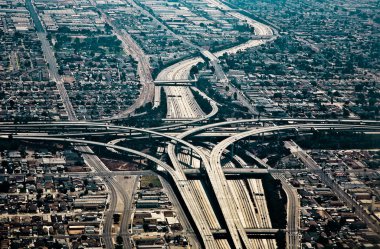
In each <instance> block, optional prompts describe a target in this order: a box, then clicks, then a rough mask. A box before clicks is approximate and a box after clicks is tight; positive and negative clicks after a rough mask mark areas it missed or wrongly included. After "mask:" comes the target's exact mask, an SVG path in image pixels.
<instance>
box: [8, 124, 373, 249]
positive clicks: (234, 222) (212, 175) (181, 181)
mask: <svg viewBox="0 0 380 249" xmlns="http://www.w3.org/2000/svg"><path fill="white" fill-rule="evenodd" d="M256 121H257V120H256ZM303 121H305V120H303ZM239 122H241V123H244V122H252V120H251V121H248V120H244V121H242V120H240V121H239ZM309 122H311V121H310V120H309ZM319 122H320V121H319ZM319 122H318V121H317V123H316V124H292V125H279V126H270V127H256V128H254V129H252V130H250V131H245V132H243V133H240V134H237V135H234V136H232V137H230V138H227V139H226V140H223V141H222V142H221V143H219V144H218V145H216V146H215V147H214V149H213V150H212V152H211V154H210V160H208V156H206V155H205V152H204V151H201V150H199V148H197V147H194V146H193V145H191V144H190V143H188V142H186V141H184V140H183V138H184V137H186V136H189V135H191V134H192V133H193V132H194V131H197V132H199V131H200V130H206V129H208V128H210V127H211V126H218V125H220V126H223V125H226V123H234V122H224V123H219V124H212V125H211V124H210V125H205V126H203V127H197V128H194V129H191V130H189V131H188V132H185V133H184V134H183V135H181V136H178V137H171V136H168V135H162V136H163V137H167V138H170V139H172V140H173V141H176V142H178V143H181V144H182V145H183V146H186V147H188V148H191V149H193V151H194V153H195V154H196V155H197V157H199V158H200V159H201V162H200V163H201V164H202V167H205V169H206V172H207V174H208V177H209V179H210V182H211V183H212V186H213V191H214V192H215V195H216V196H217V197H218V199H219V197H220V198H221V200H218V202H219V205H220V206H221V207H222V208H221V209H222V212H223V217H224V219H225V222H226V224H227V228H228V231H229V234H230V236H231V237H233V238H235V239H236V240H235V241H234V242H233V243H234V244H233V246H234V247H237V248H238V247H239V246H240V244H243V243H246V245H248V246H249V245H251V243H252V241H251V240H249V239H247V241H244V238H243V240H242V239H240V238H241V236H244V234H246V232H245V227H244V226H243V224H242V221H241V219H240V218H239V216H236V214H237V213H239V212H236V211H237V210H235V208H234V202H233V199H231V197H229V196H234V195H231V193H230V191H231V188H230V187H229V186H228V185H229V184H226V180H225V177H224V172H223V171H222V170H221V169H222V168H221V158H222V155H223V151H225V150H226V148H227V147H228V146H230V145H231V144H232V143H235V142H237V141H239V140H241V139H244V138H245V137H248V136H251V135H254V134H259V133H270V132H275V131H278V130H292V129H309V130H310V129H312V128H317V129H330V128H334V129H346V130H352V129H354V130H363V129H371V130H376V129H379V128H380V127H379V122H376V121H371V122H368V124H367V125H366V123H365V121H361V122H360V123H362V124H355V123H352V124H350V123H351V121H350V122H347V123H342V121H340V123H337V124H334V123H325V124H324V123H319ZM325 122H326V121H325ZM330 122H332V121H330ZM358 122H359V121H356V123H358ZM50 125H52V124H50ZM66 125H68V124H67V123H66ZM72 125H74V124H72ZM81 125H83V123H82V124H81ZM96 125H99V126H101V124H96ZM6 126H9V125H6ZM21 126H22V125H21ZM25 126H29V127H30V126H32V125H30V124H29V125H28V124H26V125H25ZM108 126H109V125H108ZM111 127H112V126H111ZM40 129H41V127H40ZM42 129H43V127H42ZM126 129H129V128H126ZM237 129H238V128H237ZM152 132H153V133H157V134H159V132H154V131H147V133H152ZM2 138H7V139H8V136H3V137H2ZM14 138H17V139H37V140H46V141H48V140H52V141H66V142H75V143H87V144H92V145H99V146H108V147H111V148H114V149H117V150H122V151H127V152H130V153H134V154H137V155H140V156H143V157H146V158H148V159H149V160H153V161H154V162H156V163H157V164H159V165H160V166H162V167H163V168H164V169H165V170H166V171H167V172H168V173H169V174H170V176H171V177H172V178H173V179H174V181H175V182H176V185H177V188H178V189H179V192H180V193H181V196H182V198H183V199H184V201H185V203H186V205H187V207H188V210H189V211H190V213H191V214H192V217H193V219H194V223H195V224H196V226H197V228H198V230H200V235H201V238H202V241H203V243H204V245H205V246H206V247H208V248H214V247H215V248H219V246H218V245H219V243H220V242H217V241H216V240H215V239H214V238H213V236H212V234H213V229H212V228H211V227H210V226H209V223H208V222H206V221H207V218H206V217H205V216H204V215H205V212H204V211H202V210H201V209H200V206H202V205H198V204H199V203H197V202H194V200H197V198H201V197H202V196H203V195H202V194H201V195H199V191H195V192H193V190H194V189H199V188H198V187H194V186H193V187H192V185H194V184H191V181H188V179H187V177H186V175H185V173H184V171H183V166H182V163H180V162H179V159H178V155H177V154H176V153H174V150H173V148H174V146H173V148H170V149H169V151H168V153H169V156H170V158H171V159H172V164H173V168H172V167H171V166H169V165H167V164H165V163H163V162H161V161H159V160H158V159H155V158H153V157H152V156H149V155H146V154H144V153H141V152H136V151H134V150H131V149H127V148H123V147H120V146H116V145H107V144H103V143H97V142H91V141H85V140H78V139H65V138H54V137H42V136H40V137H31V136H26V137H22V136H17V135H16V134H15V135H14ZM170 144H173V143H170ZM170 144H169V147H171V146H170ZM81 148H82V147H81ZM85 159H86V161H92V162H90V163H89V164H91V165H96V166H95V167H96V168H95V170H96V171H99V172H102V171H104V172H107V171H108V170H107V169H106V168H104V166H102V164H101V163H100V162H98V161H96V159H94V160H95V161H93V159H91V158H88V157H87V156H86V158H85ZM239 161H241V160H239ZM191 164H194V165H195V163H190V165H191ZM201 164H199V166H198V167H201V166H200V165H201ZM112 185H115V184H112ZM256 185H257V184H256ZM255 192H260V191H258V190H256V191H255ZM196 193H198V197H197V196H196V195H197V194H196ZM194 194H195V196H194ZM226 196H227V198H226ZM288 205H290V208H289V209H288V210H290V211H289V212H295V211H291V210H292V209H293V208H292V207H293V206H296V205H295V204H294V203H293V204H292V203H290V204H288ZM203 206H204V205H203ZM226 206H227V208H226ZM234 213H235V214H234ZM288 217H291V216H289V214H288ZM293 217H295V215H294V216H293ZM295 220H296V219H295ZM288 223H289V224H288V232H289V231H297V227H298V224H297V222H294V221H292V220H289V221H288ZM290 223H292V224H295V225H294V229H293V227H292V226H291V224H290ZM108 224H109V223H105V227H108V226H109V225H108ZM267 225H268V224H267ZM231 231H234V232H232V233H231ZM292 238H293V239H291V240H290V242H289V243H290V244H292V245H296V243H297V241H298V237H297V233H296V232H293V236H292ZM293 240H294V241H293ZM292 241H293V242H292ZM291 248H292V247H291Z"/></svg>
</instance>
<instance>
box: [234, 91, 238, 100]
mask: <svg viewBox="0 0 380 249" xmlns="http://www.w3.org/2000/svg"><path fill="white" fill-rule="evenodd" d="M237 97H238V95H237V92H234V100H237Z"/></svg>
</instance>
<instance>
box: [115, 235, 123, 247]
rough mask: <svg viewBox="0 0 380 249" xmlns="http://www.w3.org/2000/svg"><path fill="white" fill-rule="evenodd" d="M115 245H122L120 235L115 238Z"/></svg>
mask: <svg viewBox="0 0 380 249" xmlns="http://www.w3.org/2000/svg"><path fill="white" fill-rule="evenodd" d="M116 243H117V244H118V245H122V244H123V238H122V237H121V236H120V235H119V236H117V237H116Z"/></svg>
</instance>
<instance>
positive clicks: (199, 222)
mask: <svg viewBox="0 0 380 249" xmlns="http://www.w3.org/2000/svg"><path fill="white" fill-rule="evenodd" d="M13 138H14V139H20V140H37V141H38V140H43V141H58V142H68V143H75V144H87V145H94V146H103V147H109V148H113V149H115V150H120V151H124V152H127V153H130V154H134V155H138V156H140V157H143V158H146V159H148V160H150V161H152V162H154V163H156V164H157V165H159V166H160V167H162V168H163V169H165V170H166V172H167V173H168V174H169V175H170V176H171V177H172V179H173V181H174V182H175V184H176V186H177V189H178V191H179V192H180V194H181V197H182V198H183V200H184V202H185V204H186V206H187V207H188V209H189V211H190V213H191V214H192V218H193V220H194V223H195V224H196V227H197V228H198V232H199V234H200V236H201V238H202V242H203V245H204V246H205V247H206V248H216V247H217V245H216V244H217V243H216V241H215V238H214V236H213V233H212V231H211V230H210V229H209V228H208V224H207V223H206V221H205V219H204V217H203V215H204V214H203V212H202V210H201V209H200V207H199V206H197V205H194V204H195V203H194V201H193V199H192V198H193V196H192V195H191V189H190V188H189V184H188V183H187V179H186V176H185V174H184V173H183V172H182V171H175V170H174V169H173V168H172V167H171V166H169V165H168V164H166V163H164V162H162V161H161V160H159V159H157V158H155V157H153V156H150V155H148V154H145V153H143V152H140V151H136V150H133V149H129V148H125V147H121V146H117V145H110V144H106V143H100V142H94V141H88V140H81V139H69V138H54V137H31V136H26V137H23V136H17V135H15V136H14V137H13ZM0 139H9V138H8V136H0ZM85 148H88V147H87V146H85ZM87 152H88V153H91V152H90V151H87ZM98 167H99V165H97V168H95V169H96V170H98V171H101V170H102V169H98ZM107 179H108V178H107ZM109 180H112V178H110V179H108V181H106V183H108V182H109ZM111 184H112V185H113V184H114V183H113V182H111ZM106 224H107V223H106ZM107 237H108V236H107Z"/></svg>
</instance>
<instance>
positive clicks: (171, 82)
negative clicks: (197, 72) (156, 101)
mask: <svg viewBox="0 0 380 249" xmlns="http://www.w3.org/2000/svg"><path fill="white" fill-rule="evenodd" d="M196 82H197V80H196V79H194V80H155V81H154V85H155V86H193V85H194V84H195V83H196Z"/></svg>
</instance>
